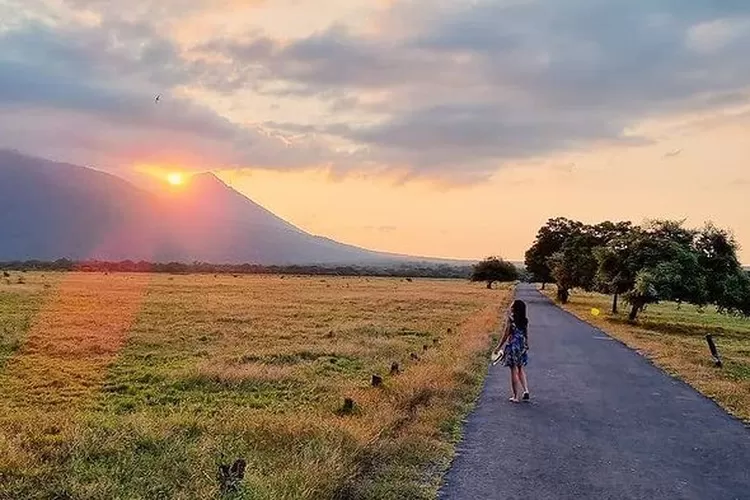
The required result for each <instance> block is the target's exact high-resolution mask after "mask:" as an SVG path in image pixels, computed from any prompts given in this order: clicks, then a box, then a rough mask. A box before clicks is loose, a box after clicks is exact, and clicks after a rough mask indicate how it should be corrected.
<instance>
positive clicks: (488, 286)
mask: <svg viewBox="0 0 750 500" xmlns="http://www.w3.org/2000/svg"><path fill="white" fill-rule="evenodd" d="M492 283H494V282H493V281H488V282H487V289H488V290H492Z"/></svg>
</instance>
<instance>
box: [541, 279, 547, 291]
mask: <svg viewBox="0 0 750 500" xmlns="http://www.w3.org/2000/svg"><path fill="white" fill-rule="evenodd" d="M546 286H547V282H546V281H542V290H544V289H545V287H546Z"/></svg>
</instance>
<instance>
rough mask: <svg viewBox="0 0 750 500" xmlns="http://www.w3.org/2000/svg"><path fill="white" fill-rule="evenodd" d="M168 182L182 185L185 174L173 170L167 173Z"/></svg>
mask: <svg viewBox="0 0 750 500" xmlns="http://www.w3.org/2000/svg"><path fill="white" fill-rule="evenodd" d="M167 182H169V183H170V184H171V185H173V186H180V185H182V184H184V182H185V176H184V175H182V174H181V173H180V172H171V173H169V174H167Z"/></svg>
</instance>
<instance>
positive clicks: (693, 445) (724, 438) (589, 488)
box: [440, 285, 750, 500]
mask: <svg viewBox="0 0 750 500" xmlns="http://www.w3.org/2000/svg"><path fill="white" fill-rule="evenodd" d="M517 296H518V298H520V299H521V300H524V301H526V302H527V305H528V307H529V321H530V327H529V328H530V334H529V340H530V344H531V349H530V355H529V356H530V359H529V366H528V367H527V373H528V377H529V385H530V389H531V396H532V401H531V403H521V404H514V403H511V402H509V401H508V397H509V380H508V379H509V374H508V373H507V372H508V369H507V368H505V367H502V366H499V365H498V366H495V367H490V374H489V376H488V378H487V381H486V383H485V387H484V389H483V392H482V395H481V398H480V401H479V403H478V406H477V408H476V409H475V411H474V412H473V413H472V414H471V415H470V417H469V419H468V422H467V424H466V426H465V428H464V439H463V441H462V443H461V444H460V445H459V447H458V455H457V457H456V460H455V461H454V463H453V467H452V468H451V470H450V472H449V473H448V475H447V477H446V480H445V483H444V485H443V488H442V489H441V493H440V498H441V499H446V500H447V499H451V500H463V499H466V500H468V499H472V500H474V499H506V498H507V499H521V498H524V499H526V498H528V499H534V500H536V499H539V500H544V499H568V498H570V499H581V500H582V499H592V500H593V499H596V500H605V499H638V500H641V499H672V498H675V499H676V498H679V499H695V500H724V499H743V500H744V499H750V430H749V429H748V428H747V427H745V426H744V425H743V424H742V423H741V422H739V421H737V420H735V419H733V418H732V417H730V416H729V415H728V414H726V413H725V412H724V411H723V410H722V409H721V408H719V407H718V406H717V405H716V404H715V403H713V402H712V401H711V400H709V399H707V398H705V397H703V396H701V395H700V394H699V393H697V392H696V391H695V390H693V389H692V388H691V387H689V386H688V385H687V384H684V383H682V382H680V381H678V380H675V379H673V378H671V377H670V376H668V375H666V374H665V373H664V372H662V371H661V370H659V369H658V368H656V367H654V366H653V365H652V364H650V363H649V362H648V361H647V360H646V359H645V358H643V357H641V356H639V355H638V354H636V353H635V352H633V351H632V350H630V349H628V348H627V347H625V346H624V345H622V344H620V343H619V342H617V341H614V340H612V339H611V338H610V337H608V336H607V335H606V334H604V333H602V332H601V331H600V330H597V329H596V328H594V327H592V326H589V325H588V324H586V323H584V322H582V321H580V320H578V319H577V318H575V317H574V316H572V315H570V314H568V313H567V312H565V311H563V310H561V309H559V308H557V307H555V305H554V304H552V302H550V301H549V300H548V299H547V298H545V297H544V296H542V295H541V294H540V293H539V292H537V291H536V290H535V289H534V288H533V287H531V286H529V285H522V286H521V287H520V288H519V290H518V292H517ZM707 356H708V352H707Z"/></svg>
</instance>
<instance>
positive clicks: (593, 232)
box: [547, 221, 632, 303]
mask: <svg viewBox="0 0 750 500" xmlns="http://www.w3.org/2000/svg"><path fill="white" fill-rule="evenodd" d="M631 228H632V225H631V223H629V222H610V221H605V222H602V223H599V224H596V225H594V226H589V225H584V224H581V225H580V226H579V227H578V228H577V230H576V231H574V232H572V233H571V234H570V235H569V236H568V238H567V239H566V240H565V242H564V243H563V245H562V247H561V248H560V250H559V251H558V252H556V253H554V254H553V255H552V256H551V257H550V258H549V259H548V260H547V265H548V267H549V268H550V271H551V274H552V277H553V279H554V280H555V283H557V298H558V300H560V302H563V303H565V302H567V300H568V297H569V295H570V290H571V289H573V288H581V289H583V290H586V291H591V290H594V289H596V288H597V279H596V278H597V270H598V268H599V263H598V260H597V250H598V249H599V248H601V247H603V246H604V245H606V244H607V243H609V242H610V241H611V240H614V239H616V238H618V237H621V236H623V235H626V234H628V233H629V232H630V231H631Z"/></svg>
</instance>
